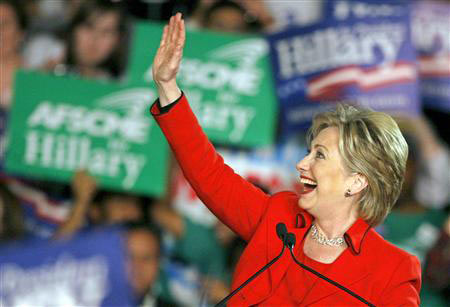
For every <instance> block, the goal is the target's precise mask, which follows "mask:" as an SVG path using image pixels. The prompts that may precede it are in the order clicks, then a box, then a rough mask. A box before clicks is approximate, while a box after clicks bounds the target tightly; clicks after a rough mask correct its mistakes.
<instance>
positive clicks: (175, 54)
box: [152, 13, 186, 107]
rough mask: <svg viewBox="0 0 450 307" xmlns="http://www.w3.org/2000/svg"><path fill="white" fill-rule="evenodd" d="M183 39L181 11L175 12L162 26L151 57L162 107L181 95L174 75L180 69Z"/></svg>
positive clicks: (184, 35)
mask: <svg viewBox="0 0 450 307" xmlns="http://www.w3.org/2000/svg"><path fill="white" fill-rule="evenodd" d="M185 40H186V34H185V28H184V20H183V19H182V18H181V13H177V14H176V15H175V16H172V17H171V18H170V21H169V24H168V25H166V26H165V27H164V31H163V35H162V38H161V43H160V45H159V48H158V51H157V52H156V55H155V58H154V59H153V66H152V74H153V80H154V81H155V84H156V86H157V88H158V94H159V101H160V103H161V106H162V107H164V106H166V105H169V104H170V103H171V102H173V101H175V100H176V99H177V98H178V97H180V95H181V90H180V89H179V87H178V85H177V83H176V76H177V73H178V70H179V69H180V63H181V58H182V57H183V48H184V43H185Z"/></svg>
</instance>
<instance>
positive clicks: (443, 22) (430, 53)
mask: <svg viewBox="0 0 450 307" xmlns="http://www.w3.org/2000/svg"><path fill="white" fill-rule="evenodd" d="M411 20H412V34H413V43H414V45H415V47H416V48H417V50H418V53H419V76H420V93H421V96H422V100H423V103H424V106H426V107H430V108H433V109H437V110H440V111H444V112H447V113H450V3H443V2H437V1H418V2H416V3H415V5H414V6H413V9H412V14H411Z"/></svg>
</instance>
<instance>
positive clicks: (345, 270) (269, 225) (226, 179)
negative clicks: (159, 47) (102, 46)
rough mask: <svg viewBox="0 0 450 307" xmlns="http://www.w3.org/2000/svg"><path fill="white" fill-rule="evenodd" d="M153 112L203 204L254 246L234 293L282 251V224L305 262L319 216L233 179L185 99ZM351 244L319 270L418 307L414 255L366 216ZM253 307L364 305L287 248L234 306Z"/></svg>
mask: <svg viewBox="0 0 450 307" xmlns="http://www.w3.org/2000/svg"><path fill="white" fill-rule="evenodd" d="M151 113H152V114H153V115H154V117H155V119H156V121H157V122H158V124H159V125H160V127H161V129H162V131H163V133H164V134H165V136H166V138H167V140H168V142H169V145H170V146H171V148H172V150H173V152H174V154H175V156H176V158H177V160H178V162H179V164H180V166H181V168H182V170H183V172H184V175H185V176H186V178H187V179H188V181H189V182H190V183H191V185H192V187H193V188H194V190H195V191H196V193H197V194H198V196H199V197H200V199H201V200H202V201H203V202H204V203H205V204H206V205H207V206H208V208H209V209H210V210H211V211H212V212H213V213H214V214H215V215H216V216H217V217H218V218H219V219H220V220H221V221H222V222H223V223H225V224H226V225H228V226H229V227H230V228H231V229H233V230H234V231H235V232H236V233H237V234H238V235H239V236H241V237H242V238H243V239H244V240H246V241H247V242H248V245H247V247H246V249H245V250H244V252H243V254H242V256H241V258H240V260H239V262H238V264H237V267H236V270H235V272H234V275H233V282H232V288H233V289H235V288H237V287H238V286H239V285H240V284H241V283H242V282H244V281H245V280H247V279H248V278H249V277H250V276H251V275H252V274H254V273H255V272H256V271H257V270H259V269H260V268H261V267H263V266H264V265H265V264H267V263H268V262H269V261H270V260H271V259H273V258H274V257H276V256H277V255H278V254H279V253H280V251H281V248H282V243H281V241H280V239H279V238H278V237H277V234H276V225H277V224H278V223H279V222H283V223H285V224H286V226H287V228H288V231H289V232H293V233H294V234H295V235H296V238H297V244H296V246H295V248H294V251H295V255H296V256H297V257H298V258H299V259H305V255H304V253H303V250H302V241H303V238H304V236H305V235H306V234H307V232H308V230H309V227H310V226H311V222H312V220H313V219H314V218H313V217H312V216H311V215H309V214H308V213H307V212H306V211H304V210H302V209H300V207H299V206H298V205H297V202H298V197H299V196H298V195H297V194H295V193H292V192H281V193H277V194H275V195H272V196H270V195H267V194H265V193H264V192H262V191H261V190H260V189H258V188H256V187H255V186H253V185H252V184H250V183H249V182H247V181H246V180H244V179H243V178H241V177H240V176H239V175H237V174H235V173H234V172H233V170H232V169H231V168H230V167H229V166H227V165H226V164H224V162H223V159H222V157H221V156H220V155H219V154H217V153H216V151H215V149H214V147H213V146H212V144H211V143H210V142H209V141H208V139H207V137H206V135H205V134H204V133H203V131H202V129H201V127H200V125H199V124H198V122H197V120H196V118H195V116H194V114H193V113H192V111H191V109H190V107H189V104H188V102H187V100H186V98H185V97H184V95H183V96H182V97H181V98H180V99H179V100H178V101H177V102H176V104H175V105H173V106H172V107H170V109H169V110H168V111H167V112H165V113H161V110H160V108H159V106H158V104H157V103H155V104H154V105H153V106H152V108H151ZM345 239H346V242H347V245H348V246H349V247H348V248H347V249H346V250H345V251H344V252H343V253H342V254H341V255H340V256H339V257H338V258H337V259H336V260H335V261H334V262H333V263H332V264H329V265H325V264H324V265H322V266H321V265H320V263H318V266H319V271H320V272H321V273H323V274H324V275H325V276H327V277H328V278H330V279H332V280H334V281H336V282H338V283H340V284H342V285H343V286H345V287H347V288H349V289H350V290H352V291H353V292H355V293H357V294H359V295H360V296H361V297H363V298H364V299H366V300H367V301H369V302H371V303H372V304H375V305H377V306H386V305H391V306H418V305H419V291H420V284H421V269H420V263H419V261H418V259H417V258H416V257H414V256H412V255H409V254H408V253H406V252H405V251H403V250H401V249H399V248H397V247H395V246H394V245H392V244H390V243H388V242H387V241H385V240H384V239H383V238H382V237H381V236H380V235H378V234H377V233H376V232H375V231H374V230H373V229H372V228H371V227H369V226H368V225H367V224H366V222H364V221H363V220H362V219H359V220H358V221H356V222H355V223H354V224H353V225H352V227H351V228H350V229H349V230H348V231H347V232H346V234H345ZM254 304H258V305H261V306H264V305H266V306H269V305H271V306H273V305H283V306H343V305H363V304H362V303H361V302H360V301H358V300H357V299H355V298H354V297H352V296H350V295H349V294H347V293H346V292H344V291H342V290H340V289H338V288H337V287H335V286H333V285H331V284H329V283H327V282H326V281H323V280H320V279H317V278H314V276H313V275H311V274H310V273H309V272H306V271H304V270H303V269H302V268H300V267H299V266H298V265H296V264H295V263H294V262H293V260H292V258H291V255H290V254H289V253H288V251H286V252H285V253H284V255H283V256H282V257H281V258H280V259H279V260H278V262H276V263H275V264H274V265H273V266H271V267H270V269H268V270H267V271H265V272H264V273H262V274H261V275H259V276H258V277H257V278H256V279H255V280H253V281H252V282H250V283H249V284H248V285H247V286H246V287H245V288H243V289H242V290H241V291H240V292H239V293H238V294H237V295H235V296H234V297H233V299H231V300H230V301H229V306H249V305H254Z"/></svg>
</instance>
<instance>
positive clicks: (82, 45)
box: [26, 0, 127, 79]
mask: <svg viewBox="0 0 450 307" xmlns="http://www.w3.org/2000/svg"><path fill="white" fill-rule="evenodd" d="M126 19H127V18H126V14H125V11H124V9H123V7H122V4H121V3H120V2H117V1H109V0H89V1H84V2H81V4H80V6H79V8H78V9H77V10H76V12H75V13H74V15H73V17H72V19H71V21H70V23H69V25H68V29H67V33H66V34H65V38H66V40H65V46H64V48H62V46H61V45H62V44H61V43H57V42H55V40H54V39H52V38H49V37H48V36H41V37H37V38H35V39H34V40H33V41H32V42H31V43H30V44H29V46H28V49H27V50H26V51H27V52H26V53H27V54H28V55H29V57H32V56H33V55H36V54H44V55H45V50H43V49H45V48H46V47H47V48H48V44H49V42H51V44H52V48H51V50H50V51H51V52H48V51H47V53H49V55H46V56H37V58H39V60H38V59H34V60H33V59H28V61H29V62H30V63H33V64H32V66H33V67H38V68H43V69H48V70H55V73H57V74H64V73H71V74H76V75H79V76H81V77H84V78H91V79H117V78H120V77H121V75H122V73H123V69H124V65H125V54H126V49H125V48H126V46H127V44H126V39H127V33H126V27H127V25H126V23H127V21H126ZM58 44H59V46H58ZM50 55H51V56H50Z"/></svg>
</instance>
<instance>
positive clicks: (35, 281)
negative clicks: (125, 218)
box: [0, 230, 132, 307]
mask: <svg viewBox="0 0 450 307" xmlns="http://www.w3.org/2000/svg"><path fill="white" fill-rule="evenodd" d="M27 243H28V244H27V245H24V246H14V247H3V248H1V249H0V280H1V283H0V302H2V306H9V307H13V306H105V307H106V306H131V305H132V303H131V302H132V299H131V290H130V288H129V286H128V282H127V279H126V276H125V263H124V251H123V247H122V242H121V237H120V234H119V232H118V231H117V230H109V231H107V232H106V231H102V232H93V233H90V234H85V235H82V236H78V237H76V238H74V239H72V240H70V241H64V242H59V241H58V242H54V241H44V240H36V241H32V242H27Z"/></svg>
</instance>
